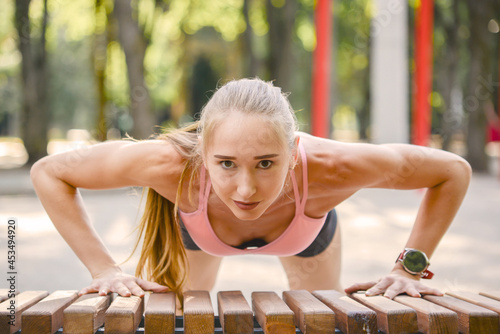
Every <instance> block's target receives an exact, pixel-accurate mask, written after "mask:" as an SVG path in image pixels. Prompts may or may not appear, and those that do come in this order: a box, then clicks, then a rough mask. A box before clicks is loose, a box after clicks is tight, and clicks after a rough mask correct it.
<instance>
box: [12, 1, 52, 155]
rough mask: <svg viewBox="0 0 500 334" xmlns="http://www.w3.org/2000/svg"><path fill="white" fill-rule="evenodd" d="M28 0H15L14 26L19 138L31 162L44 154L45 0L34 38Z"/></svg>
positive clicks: (45, 104) (46, 13)
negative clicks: (19, 80)
mask: <svg viewBox="0 0 500 334" xmlns="http://www.w3.org/2000/svg"><path fill="white" fill-rule="evenodd" d="M30 2H31V0H18V1H16V2H15V3H16V7H15V8H16V9H15V19H14V21H15V27H16V30H17V33H18V48H19V52H20V53H21V57H22V61H21V77H22V96H23V104H22V110H21V138H22V140H23V141H24V145H25V147H26V150H27V152H28V155H29V160H28V164H32V163H34V162H35V161H37V160H38V159H40V158H41V157H43V156H45V155H46V154H47V151H46V149H47V140H48V139H47V133H48V122H49V117H48V113H47V82H48V74H47V72H48V71H47V52H46V49H45V44H46V40H45V33H46V31H47V22H48V9H47V0H44V2H43V17H42V24H41V29H40V36H39V37H38V39H35V40H32V38H31V28H32V25H31V22H30V17H29V7H30Z"/></svg>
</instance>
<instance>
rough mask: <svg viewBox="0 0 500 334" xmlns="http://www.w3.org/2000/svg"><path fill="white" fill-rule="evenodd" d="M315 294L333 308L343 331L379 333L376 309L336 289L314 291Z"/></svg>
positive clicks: (337, 322) (338, 324) (336, 319)
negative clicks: (373, 309)
mask: <svg viewBox="0 0 500 334" xmlns="http://www.w3.org/2000/svg"><path fill="white" fill-rule="evenodd" d="M313 295H314V296H315V297H316V298H318V299H319V300H321V302H323V303H324V304H325V305H327V306H328V307H329V308H330V309H332V310H333V312H334V313H335V324H336V326H337V328H339V329H340V330H341V331H342V333H360V334H361V333H377V314H376V313H375V311H372V310H371V309H369V308H368V307H366V306H364V305H363V304H361V303H358V302H357V301H355V300H353V299H352V298H349V297H347V296H346V295H345V294H343V293H340V292H338V291H335V290H318V291H313Z"/></svg>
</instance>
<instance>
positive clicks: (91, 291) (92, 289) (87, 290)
mask: <svg viewBox="0 0 500 334" xmlns="http://www.w3.org/2000/svg"><path fill="white" fill-rule="evenodd" d="M97 291H98V290H96V289H94V288H93V287H92V286H88V287H86V288H83V289H81V290H80V292H78V295H79V296H82V295H86V294H87V293H93V292H97Z"/></svg>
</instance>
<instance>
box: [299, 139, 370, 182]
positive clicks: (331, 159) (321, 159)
mask: <svg viewBox="0 0 500 334" xmlns="http://www.w3.org/2000/svg"><path fill="white" fill-rule="evenodd" d="M300 141H301V143H302V145H303V147H304V150H305V153H306V156H307V166H308V167H307V168H308V180H309V187H311V186H312V185H321V186H322V187H323V188H324V187H329V186H330V185H332V186H333V185H335V188H336V189H337V190H340V189H343V188H345V190H349V189H348V188H351V186H353V185H352V183H351V181H350V180H351V179H352V178H353V177H354V175H353V173H354V171H355V169H356V167H355V165H356V161H357V160H358V159H359V154H358V153H356V151H359V149H360V147H359V146H357V144H347V143H342V142H339V141H335V140H331V139H325V138H319V137H314V136H311V135H309V134H303V133H300Z"/></svg>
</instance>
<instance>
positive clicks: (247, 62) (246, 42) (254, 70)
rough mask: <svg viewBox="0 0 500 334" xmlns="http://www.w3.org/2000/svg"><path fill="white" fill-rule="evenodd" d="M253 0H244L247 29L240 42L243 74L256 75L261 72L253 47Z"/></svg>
mask: <svg viewBox="0 0 500 334" xmlns="http://www.w3.org/2000/svg"><path fill="white" fill-rule="evenodd" d="M250 1H251V0H244V1H243V17H244V18H245V23H246V26H247V27H246V29H245V31H244V32H243V34H241V36H240V39H239V43H240V48H241V60H242V63H243V75H244V76H246V77H255V76H257V74H258V73H259V63H258V59H257V57H256V55H255V51H254V47H253V36H254V33H253V29H252V26H251V25H250V17H249V4H250Z"/></svg>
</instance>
